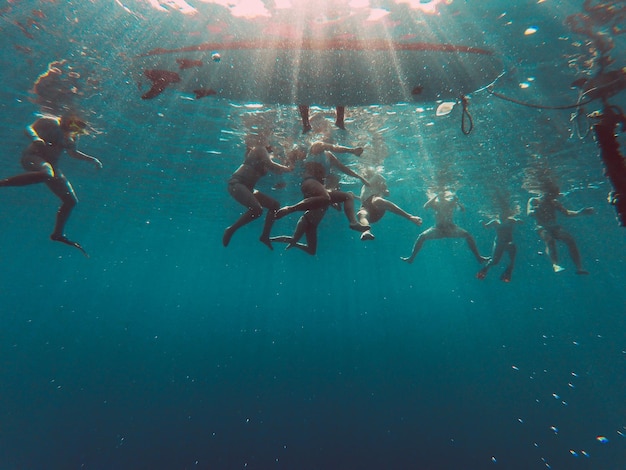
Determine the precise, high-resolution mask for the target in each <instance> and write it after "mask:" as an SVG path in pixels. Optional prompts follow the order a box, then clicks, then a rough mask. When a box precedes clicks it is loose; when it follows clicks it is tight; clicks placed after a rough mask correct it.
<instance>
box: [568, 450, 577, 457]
mask: <svg viewBox="0 0 626 470" xmlns="http://www.w3.org/2000/svg"><path fill="white" fill-rule="evenodd" d="M569 453H570V454H572V456H573V457H578V452H576V451H575V450H573V449H570V450H569Z"/></svg>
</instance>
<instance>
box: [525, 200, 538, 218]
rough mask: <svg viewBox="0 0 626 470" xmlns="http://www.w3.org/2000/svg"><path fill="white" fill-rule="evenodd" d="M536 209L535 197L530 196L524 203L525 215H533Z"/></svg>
mask: <svg viewBox="0 0 626 470" xmlns="http://www.w3.org/2000/svg"><path fill="white" fill-rule="evenodd" d="M536 209H537V199H536V198H534V197H531V198H530V199H529V200H528V203H527V204H526V215H527V216H529V217H532V216H534V215H535V210H536Z"/></svg>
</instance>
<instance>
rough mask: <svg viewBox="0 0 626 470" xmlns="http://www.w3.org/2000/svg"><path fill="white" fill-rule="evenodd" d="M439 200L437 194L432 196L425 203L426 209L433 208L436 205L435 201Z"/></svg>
mask: <svg viewBox="0 0 626 470" xmlns="http://www.w3.org/2000/svg"><path fill="white" fill-rule="evenodd" d="M436 200H437V195H435V196H433V197H431V198H430V199H429V200H428V201H426V203H425V204H424V209H432V208H434V206H435V201H436Z"/></svg>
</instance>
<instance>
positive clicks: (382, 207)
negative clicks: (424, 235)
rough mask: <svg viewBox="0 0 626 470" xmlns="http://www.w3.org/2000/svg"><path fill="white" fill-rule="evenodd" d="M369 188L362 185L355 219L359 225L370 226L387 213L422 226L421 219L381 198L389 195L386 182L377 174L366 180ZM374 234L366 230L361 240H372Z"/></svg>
mask: <svg viewBox="0 0 626 470" xmlns="http://www.w3.org/2000/svg"><path fill="white" fill-rule="evenodd" d="M368 181H369V183H370V185H369V186H365V185H363V187H362V188H361V208H360V209H359V212H358V213H357V218H358V219H359V222H360V223H361V225H370V224H373V223H375V222H378V221H379V220H380V219H382V218H383V216H384V215H385V213H386V212H387V211H389V212H392V213H393V214H397V215H399V216H401V217H404V218H405V219H407V220H410V221H411V222H413V223H414V224H415V225H422V218H421V217H418V216H416V215H411V214H409V213H408V212H406V211H405V210H403V209H400V208H399V207H398V206H397V205H395V204H394V203H393V202H391V201H388V200H387V199H384V198H383V196H388V195H389V189H388V188H387V181H385V178H384V177H383V176H381V175H379V174H378V173H376V174H374V176H372V177H371V178H368ZM374 238H375V237H374V234H373V233H372V232H371V230H366V231H365V232H363V233H362V234H361V240H364V241H365V240H374Z"/></svg>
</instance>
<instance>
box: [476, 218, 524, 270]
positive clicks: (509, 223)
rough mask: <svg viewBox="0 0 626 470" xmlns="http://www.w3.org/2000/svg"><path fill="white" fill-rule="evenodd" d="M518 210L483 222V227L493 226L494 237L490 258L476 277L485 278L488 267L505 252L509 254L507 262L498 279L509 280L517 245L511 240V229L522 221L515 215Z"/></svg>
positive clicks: (496, 262)
mask: <svg viewBox="0 0 626 470" xmlns="http://www.w3.org/2000/svg"><path fill="white" fill-rule="evenodd" d="M517 212H519V211H518V210H515V211H513V213H510V214H501V215H500V216H499V217H495V218H493V219H491V220H490V221H489V222H485V223H483V227H485V228H494V229H495V230H496V238H495V240H494V241H493V251H492V252H491V258H490V259H489V261H487V264H486V265H485V266H484V267H483V268H482V269H481V270H480V271H478V273H477V274H476V277H477V278H478V279H485V277H486V276H487V272H488V271H489V268H491V267H492V266H495V265H497V264H498V263H499V262H500V260H501V259H502V255H504V253H505V252H506V253H507V254H508V255H509V264H508V266H507V267H506V269H505V270H504V272H503V273H502V275H501V276H500V280H502V281H504V282H510V281H511V274H512V273H513V267H514V266H515V255H516V254H517V246H516V245H515V243H514V242H513V230H514V229H515V226H516V225H518V224H523V223H524V222H523V221H522V220H520V219H518V218H517V217H515V216H516V215H517Z"/></svg>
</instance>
